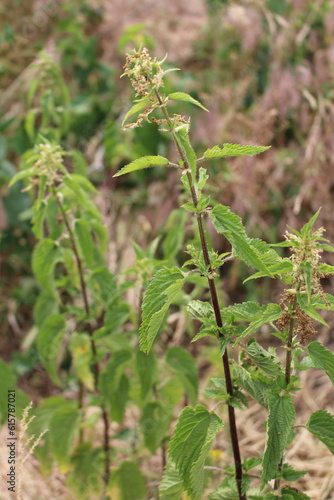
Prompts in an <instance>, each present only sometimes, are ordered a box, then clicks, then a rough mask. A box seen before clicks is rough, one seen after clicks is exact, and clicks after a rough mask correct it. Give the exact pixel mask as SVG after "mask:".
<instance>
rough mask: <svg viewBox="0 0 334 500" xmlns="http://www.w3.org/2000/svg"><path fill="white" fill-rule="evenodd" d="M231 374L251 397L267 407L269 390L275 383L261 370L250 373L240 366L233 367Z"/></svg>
mask: <svg viewBox="0 0 334 500" xmlns="http://www.w3.org/2000/svg"><path fill="white" fill-rule="evenodd" d="M233 374H234V377H235V380H236V382H237V384H238V385H239V386H240V387H241V388H242V389H244V390H245V391H246V392H248V394H250V396H252V398H254V399H255V400H256V401H257V402H258V403H260V405H261V406H264V407H265V408H268V404H269V402H268V395H269V391H270V390H272V389H273V388H274V384H275V383H276V382H275V381H274V380H270V379H269V378H267V377H265V376H264V375H263V374H262V373H261V372H259V371H257V372H255V373H252V374H250V373H249V372H248V371H247V370H245V368H243V367H241V366H237V365H236V366H234V367H233Z"/></svg>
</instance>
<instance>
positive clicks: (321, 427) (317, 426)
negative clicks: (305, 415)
mask: <svg viewBox="0 0 334 500" xmlns="http://www.w3.org/2000/svg"><path fill="white" fill-rule="evenodd" d="M306 427H307V429H308V430H309V431H310V432H311V433H312V434H313V435H314V436H316V437H317V438H318V439H320V441H322V442H323V443H324V444H325V445H326V446H327V448H328V449H329V451H330V452H331V453H333V455H334V416H333V415H331V414H330V413H328V412H327V411H325V410H318V411H316V412H314V413H312V415H311V416H310V418H309V420H308V422H307V424H306Z"/></svg>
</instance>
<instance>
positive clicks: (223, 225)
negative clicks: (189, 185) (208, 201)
mask: <svg viewBox="0 0 334 500" xmlns="http://www.w3.org/2000/svg"><path fill="white" fill-rule="evenodd" d="M209 215H210V218H211V220H212V224H213V226H214V228H215V230H216V231H217V232H218V233H219V234H223V235H224V236H225V238H226V239H227V240H228V241H229V242H230V243H231V245H232V247H233V252H234V254H235V255H236V256H237V257H239V258H240V259H242V260H244V261H245V262H246V263H247V264H249V265H251V266H253V267H255V269H257V270H258V271H261V272H262V273H264V275H265V276H270V277H273V274H272V273H271V271H270V269H269V267H268V266H267V265H265V263H264V259H263V254H262V253H261V252H260V251H259V250H258V249H257V248H255V247H254V246H253V244H252V243H253V242H254V241H253V240H251V239H250V238H248V237H247V235H246V232H245V228H244V226H243V223H242V220H241V218H240V217H239V216H238V215H236V214H234V213H233V212H231V211H230V209H229V207H226V206H224V205H216V206H215V207H214V208H213V209H212V210H210V212H209ZM258 241H260V240H258ZM263 243H264V242H263ZM270 251H271V252H272V249H270ZM268 252H269V250H268ZM269 255H272V254H271V253H269Z"/></svg>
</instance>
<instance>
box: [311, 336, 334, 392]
mask: <svg viewBox="0 0 334 500" xmlns="http://www.w3.org/2000/svg"><path fill="white" fill-rule="evenodd" d="M307 352H308V354H309V356H310V357H311V359H312V361H313V364H314V366H315V367H316V368H320V369H321V370H323V371H324V372H325V373H327V375H328V376H329V378H330V379H331V381H332V384H333V385H334V354H333V353H332V351H330V350H329V349H327V348H326V347H325V346H323V345H322V344H320V343H319V342H316V341H315V342H311V343H310V344H309V345H308V347H307Z"/></svg>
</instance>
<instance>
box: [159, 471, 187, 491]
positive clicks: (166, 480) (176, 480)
mask: <svg viewBox="0 0 334 500" xmlns="http://www.w3.org/2000/svg"><path fill="white" fill-rule="evenodd" d="M182 492H183V486H182V481H181V479H180V477H179V474H178V472H177V470H176V469H175V465H174V464H172V463H171V462H169V463H168V464H167V467H166V468H165V470H164V474H163V476H162V480H161V482H160V485H159V500H180V499H182V500H186V499H185V498H184V496H183V495H182ZM185 494H186V493H185ZM186 495H187V494H186ZM187 498H188V495H187Z"/></svg>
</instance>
